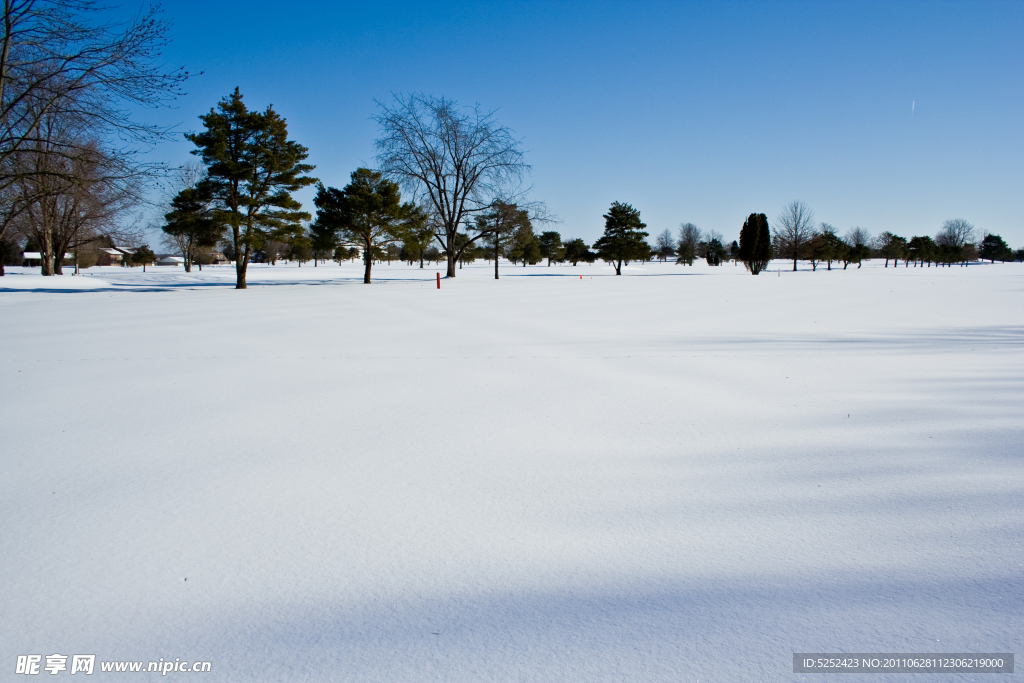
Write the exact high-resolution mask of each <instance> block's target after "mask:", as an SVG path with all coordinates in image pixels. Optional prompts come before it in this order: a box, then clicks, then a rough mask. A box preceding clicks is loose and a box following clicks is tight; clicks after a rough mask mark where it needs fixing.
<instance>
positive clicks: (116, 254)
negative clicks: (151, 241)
mask: <svg viewBox="0 0 1024 683" xmlns="http://www.w3.org/2000/svg"><path fill="white" fill-rule="evenodd" d="M134 253H135V250H134V249H129V248H128V247H109V248H104V249H100V251H99V255H98V258H97V259H96V265H97V266H120V265H123V264H124V257H125V256H127V255H129V254H134Z"/></svg>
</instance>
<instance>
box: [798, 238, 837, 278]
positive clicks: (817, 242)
mask: <svg viewBox="0 0 1024 683" xmlns="http://www.w3.org/2000/svg"><path fill="white" fill-rule="evenodd" d="M831 251H832V247H831V246H830V245H829V243H828V239H827V238H826V237H825V235H823V234H821V233H816V234H815V235H814V237H812V238H811V239H810V241H808V242H807V244H806V246H805V247H804V258H806V259H807V260H808V261H810V262H811V271H812V272H815V271H817V270H818V264H819V263H821V262H822V261H824V260H825V257H826V256H827V255H828V253H829V252H831Z"/></svg>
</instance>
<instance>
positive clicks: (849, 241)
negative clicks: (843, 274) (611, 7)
mask: <svg viewBox="0 0 1024 683" xmlns="http://www.w3.org/2000/svg"><path fill="white" fill-rule="evenodd" d="M844 242H845V244H846V246H847V248H846V249H845V250H844V253H843V270H846V266H848V265H849V264H851V263H856V264H857V267H858V268H860V267H861V262H862V261H863V260H864V259H866V258H869V257H870V256H871V233H870V232H868V231H867V230H865V229H864V228H860V227H856V228H850V230H849V232H847V233H846V237H845V238H844Z"/></svg>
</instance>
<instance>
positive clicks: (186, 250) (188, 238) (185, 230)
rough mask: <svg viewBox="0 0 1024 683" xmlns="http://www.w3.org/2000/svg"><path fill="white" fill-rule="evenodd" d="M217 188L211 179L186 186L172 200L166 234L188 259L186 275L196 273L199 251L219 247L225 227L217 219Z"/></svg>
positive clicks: (164, 227)
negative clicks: (215, 212) (193, 268)
mask: <svg viewBox="0 0 1024 683" xmlns="http://www.w3.org/2000/svg"><path fill="white" fill-rule="evenodd" d="M213 201H214V188H213V183H211V182H210V181H209V180H202V181H200V182H198V183H196V185H195V186H193V187H186V188H184V189H182V190H181V192H179V193H178V194H177V195H176V196H175V197H174V199H172V200H171V211H170V212H169V213H166V214H164V220H165V221H166V223H165V224H164V226H163V231H164V232H165V233H167V234H168V235H170V236H171V238H172V239H173V240H174V242H175V243H176V244H177V245H178V247H179V248H180V249H181V256H182V258H184V259H185V272H186V273H191V272H192V263H193V262H194V261H195V260H196V255H197V252H198V250H200V249H203V248H207V249H209V248H212V247H215V246H217V242H219V241H220V240H221V238H222V237H223V235H224V226H223V225H222V224H221V223H219V222H218V221H217V219H216V218H215V216H214V208H213Z"/></svg>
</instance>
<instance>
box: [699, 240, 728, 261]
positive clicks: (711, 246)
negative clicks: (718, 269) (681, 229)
mask: <svg viewBox="0 0 1024 683" xmlns="http://www.w3.org/2000/svg"><path fill="white" fill-rule="evenodd" d="M726 255H727V252H726V251H725V247H724V246H723V245H722V243H721V242H720V241H719V240H718V238H717V237H712V238H711V240H710V241H709V242H708V243H707V244H706V245H705V246H704V260H705V261H707V262H708V265H709V266H720V265H722V259H724V258H725V257H726Z"/></svg>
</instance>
